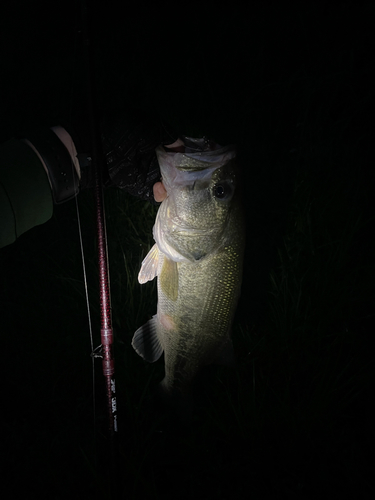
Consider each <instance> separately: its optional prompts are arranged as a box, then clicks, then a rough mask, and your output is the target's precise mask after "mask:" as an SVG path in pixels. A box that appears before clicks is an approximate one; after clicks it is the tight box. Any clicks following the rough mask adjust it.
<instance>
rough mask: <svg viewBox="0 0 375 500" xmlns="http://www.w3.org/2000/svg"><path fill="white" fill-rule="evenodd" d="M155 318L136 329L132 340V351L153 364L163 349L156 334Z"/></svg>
mask: <svg viewBox="0 0 375 500" xmlns="http://www.w3.org/2000/svg"><path fill="white" fill-rule="evenodd" d="M156 318H157V316H156V315H155V316H153V317H152V318H151V319H150V320H149V321H147V323H146V324H144V325H143V326H141V327H140V328H138V330H137V331H136V332H135V334H134V336H133V340H132V346H133V349H134V350H135V351H136V353H137V354H139V356H141V357H142V358H143V359H144V360H145V361H148V362H149V363H154V361H157V360H158V359H159V358H160V356H161V355H162V354H163V348H162V346H161V344H160V342H159V339H158V337H157V333H156Z"/></svg>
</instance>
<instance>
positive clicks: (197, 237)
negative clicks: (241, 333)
mask: <svg viewBox="0 0 375 500" xmlns="http://www.w3.org/2000/svg"><path fill="white" fill-rule="evenodd" d="M157 154H158V158H159V163H160V167H161V172H162V176H163V182H164V185H165V187H166V189H167V193H168V196H167V199H166V200H164V202H163V203H162V204H161V206H160V208H159V211H158V214H157V218H156V221H155V226H154V239H155V241H156V243H155V245H154V246H153V248H152V249H151V250H150V252H149V253H148V255H147V256H146V258H145V259H144V261H143V263H142V267H141V271H140V273H139V281H140V283H145V282H146V281H149V280H151V279H153V278H154V277H155V276H157V277H158V306H157V314H156V315H155V316H154V317H153V318H152V319H151V320H150V321H148V322H147V323H146V325H144V326H143V327H141V328H139V329H138V330H137V331H136V333H135V334H134V337H133V342H132V345H133V347H134V349H135V350H136V352H137V353H138V354H139V355H140V356H142V357H143V358H144V359H146V360H147V361H150V362H153V361H156V360H157V359H158V358H159V357H160V356H161V354H162V352H163V351H164V358H165V377H164V379H163V381H162V382H161V388H162V390H163V391H164V393H165V394H167V395H171V396H173V395H176V394H186V393H188V392H189V389H190V384H191V382H192V380H193V379H194V377H195V376H196V374H197V372H198V371H199V369H200V368H201V367H202V366H204V365H207V364H209V363H212V362H221V363H227V364H230V363H231V362H232V361H233V348H232V342H231V339H230V329H231V324H232V320H233V316H234V314H235V310H236V305H237V302H238V298H239V295H240V288H241V279H242V262H243V253H244V246H245V225H244V218H243V213H242V208H241V200H240V196H239V192H238V172H237V167H236V165H235V162H234V151H233V150H231V149H227V150H226V149H225V148H224V149H223V150H218V151H215V152H214V153H213V154H212V155H211V156H210V154H208V159H209V161H207V162H206V161H205V159H206V154H205V153H202V155H199V154H198V155H191V156H190V155H186V154H180V153H166V152H165V151H164V150H163V149H162V148H158V150H157ZM215 154H216V157H217V158H219V160H218V161H217V162H215V161H213V160H214V159H215V158H216V157H215ZM171 155H173V156H171ZM176 155H179V156H176ZM202 158H203V159H202Z"/></svg>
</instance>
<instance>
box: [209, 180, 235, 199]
mask: <svg viewBox="0 0 375 500" xmlns="http://www.w3.org/2000/svg"><path fill="white" fill-rule="evenodd" d="M232 192H233V187H232V185H231V184H230V183H229V182H221V183H220V184H216V185H215V186H214V188H213V194H214V196H215V198H217V199H219V200H227V199H228V198H229V197H230V196H231V194H232Z"/></svg>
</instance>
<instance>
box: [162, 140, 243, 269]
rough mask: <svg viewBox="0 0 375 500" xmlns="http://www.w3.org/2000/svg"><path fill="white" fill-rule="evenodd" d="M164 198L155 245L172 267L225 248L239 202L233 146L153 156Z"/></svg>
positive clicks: (163, 151) (163, 153)
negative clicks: (165, 191)
mask: <svg viewBox="0 0 375 500" xmlns="http://www.w3.org/2000/svg"><path fill="white" fill-rule="evenodd" d="M156 153H157V156H158V160H159V164H160V170H161V174H162V178H163V183H164V186H165V188H166V190H167V198H166V199H165V200H164V201H163V203H162V204H161V206H160V207H159V211H158V215H157V218H156V222H155V226H154V239H155V241H156V243H157V245H158V247H159V249H160V250H161V251H162V252H163V253H164V254H165V255H167V256H168V257H169V258H170V259H172V260H174V261H177V262H178V261H192V262H194V261H197V260H200V259H202V258H204V257H205V256H206V255H208V254H211V253H212V252H214V251H215V250H216V249H217V248H219V247H220V246H221V245H223V244H224V243H225V235H226V232H227V226H228V223H229V220H230V214H231V212H232V210H233V207H234V205H235V204H236V200H237V198H238V197H237V195H236V192H237V189H236V188H237V183H238V175H237V169H236V165H235V160H234V158H235V150H234V147H233V146H228V147H225V148H221V147H219V148H218V149H213V150H209V151H199V152H188V153H186V152H185V153H171V152H166V151H165V150H164V148H162V147H159V148H158V149H157V150H156Z"/></svg>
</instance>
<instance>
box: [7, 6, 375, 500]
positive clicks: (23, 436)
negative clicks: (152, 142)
mask: <svg viewBox="0 0 375 500" xmlns="http://www.w3.org/2000/svg"><path fill="white" fill-rule="evenodd" d="M95 3H97V2H95ZM101 5H102V6H100V7H99V6H95V7H92V8H91V9H92V25H93V27H94V33H95V40H94V42H95V43H94V49H95V62H96V69H97V74H96V86H97V91H98V92H97V94H98V96H97V97H98V103H97V104H98V109H99V115H100V116H102V117H105V116H109V115H113V114H114V113H115V114H116V113H117V114H118V113H120V114H121V113H125V114H126V113H127V112H129V111H130V110H131V112H132V113H138V111H139V113H143V112H144V111H147V112H151V113H154V114H156V115H159V116H160V117H161V118H162V119H163V120H165V122H167V123H169V125H170V126H171V127H172V128H174V129H175V130H176V131H177V133H178V134H184V135H188V136H192V137H198V136H203V135H205V136H208V137H211V138H213V139H215V140H216V141H217V142H218V143H221V144H229V143H236V144H237V148H238V159H239V164H240V166H241V168H242V175H243V194H244V202H245V203H244V204H245V212H246V222H247V247H246V256H245V270H244V278H243V288H242V296H241V299H240V304H239V307H238V311H237V315H236V319H235V322H234V326H233V336H234V348H235V352H236V355H237V366H236V368H235V369H234V370H233V369H231V370H229V369H228V368H223V367H208V368H207V369H205V370H203V372H202V374H201V375H200V376H199V377H198V380H197V383H196V387H195V393H196V395H195V397H196V400H195V407H194V408H195V409H194V417H193V421H192V423H191V425H190V426H189V427H187V428H185V427H180V426H179V425H178V424H176V423H175V422H173V421H171V416H170V415H166V414H164V413H162V412H161V413H159V412H157V411H155V410H154V407H153V406H152V401H153V399H152V394H153V390H154V388H155V386H156V385H157V382H159V381H160V379H161V378H162V373H163V364H162V362H158V363H156V364H155V366H154V365H151V366H150V365H146V364H145V363H143V361H142V360H141V359H140V358H138V356H137V355H136V354H135V353H134V351H133V350H132V348H131V345H130V343H131V338H132V335H133V333H134V331H135V330H136V329H137V328H138V327H139V326H141V325H142V324H143V323H144V322H145V321H147V319H148V318H150V317H151V315H152V314H154V313H155V303H156V302H155V301H156V290H155V287H154V286H153V285H151V284H149V285H144V287H142V289H141V287H140V286H139V285H138V283H137V281H136V277H137V274H138V271H139V266H140V263H141V261H142V259H143V258H144V256H145V254H146V253H147V251H148V249H149V248H150V245H151V244H152V235H151V228H152V223H153V222H152V221H153V220H154V217H155V214H156V207H154V206H153V205H151V204H150V203H149V202H146V201H142V200H139V199H136V198H133V197H131V196H130V195H128V194H126V193H123V192H121V191H120V190H116V189H115V188H109V189H108V190H107V192H106V193H105V198H106V212H107V224H108V227H107V229H108V244H109V259H110V265H109V267H110V273H111V289H112V308H113V325H114V332H115V337H116V341H115V356H116V377H117V397H118V405H119V437H118V468H119V474H118V477H119V480H118V488H117V491H118V498H160V499H162V498H163V499H164V498H165V499H167V498H181V499H182V498H183V499H185V498H186V499H189V498H199V497H200V498H204V499H207V500H208V499H241V498H254V499H262V498H269V497H272V498H291V499H292V498H296V499H297V498H298V499H300V498H319V497H322V496H323V495H324V496H333V495H334V496H337V497H340V498H342V499H344V498H348V499H349V498H361V499H370V498H373V497H374V494H375V484H374V467H375V457H374V427H373V422H374V412H373V404H372V400H373V388H374V381H375V380H374V378H375V377H374V369H373V352H374V347H375V346H374V332H375V328H374V326H375V325H374V318H375V316H374V300H375V289H374V278H375V276H374V258H373V255H374V251H375V239H374V231H375V226H374V215H375V211H374V208H375V207H374V200H375V196H374V187H375V176H374V164H375V163H374V154H373V134H372V133H371V130H372V129H373V125H372V122H373V117H374V99H373V98H374V79H373V74H375V67H374V66H375V64H374V40H373V36H374V28H373V27H374V17H375V3H374V2H341V3H339V4H336V5H335V8H333V7H326V6H322V5H321V4H320V3H317V2H300V3H298V4H297V3H296V5H295V6H294V7H291V6H288V7H285V6H283V3H282V2H263V3H261V5H257V6H252V7H251V8H250V7H241V8H240V7H238V8H235V7H233V8H231V9H229V10H228V6H227V5H226V7H224V6H223V7H219V6H218V5H217V3H214V2H206V3H205V4H204V5H200V6H199V7H198V8H196V9H195V8H193V7H192V6H191V5H190V4H186V6H184V7H181V6H180V5H179V6H178V7H176V11H173V12H172V11H170V10H168V11H167V10H161V6H160V4H156V3H153V4H152V6H151V7H150V6H149V4H147V6H146V3H143V2H142V3H138V4H137V7H134V6H132V7H131V9H130V7H129V11H126V9H127V4H126V2H116V1H112V0H109V1H108V2H102V3H101ZM124 8H125V11H124ZM0 26H1V30H0V31H1V37H2V45H1V46H2V70H1V80H0V89H1V108H0V113H1V121H0V141H1V142H5V141H7V140H8V139H10V138H11V137H13V136H15V135H18V134H21V133H22V132H23V131H25V130H28V129H30V128H33V127H37V126H52V125H55V124H56V123H62V122H71V121H74V120H78V119H79V120H80V121H81V122H82V120H85V116H86V111H85V109H86V108H85V106H86V95H87V87H86V80H85V68H84V64H83V60H82V51H81V35H80V31H81V21H80V3H79V2H78V1H77V2H74V1H72V0H68V1H67V2H63V3H53V2H49V3H48V4H47V3H45V2H39V1H36V2H26V1H22V2H18V3H14V5H13V6H12V7H7V8H6V10H4V9H3V13H2V16H1V19H0ZM0 180H1V179H0ZM78 198H79V204H80V217H81V224H82V232H83V240H84V245H85V259H86V262H87V273H88V287H89V292H90V300H91V308H92V315H93V330H94V336H95V339H94V343H95V345H97V344H98V343H99V341H98V339H99V333H98V332H99V308H98V297H97V282H96V280H97V264H96V246H95V245H96V243H95V215H94V201H93V193H92V192H91V190H85V191H83V192H82V193H81V194H80V195H79V197H78ZM0 265H1V276H0V283H1V289H0V294H1V295H0V311H1V315H0V318H1V320H0V321H1V326H0V329H1V332H2V333H1V338H2V353H3V356H2V362H1V364H2V368H3V375H2V386H3V389H2V411H1V421H2V423H1V443H2V444H1V451H2V454H3V455H4V459H3V463H4V464H5V465H3V466H2V470H1V471H2V474H3V475H4V477H3V479H2V484H3V485H4V481H5V485H4V486H3V489H4V491H6V490H8V491H13V493H12V494H9V495H8V497H9V498H13V497H16V495H17V494H19V493H20V492H22V493H23V494H24V495H25V494H26V495H27V497H31V496H33V495H35V496H36V495H38V497H40V498H49V499H56V500H57V499H59V500H60V499H65V498H69V499H74V498H77V499H78V498H115V493H114V488H113V487H111V486H109V481H108V477H109V475H108V470H107V468H106V462H107V455H106V450H107V439H108V438H107V435H106V409H105V406H104V404H105V401H104V396H103V393H104V387H103V380H102V378H103V377H102V375H101V367H100V363H98V365H97V366H95V379H96V424H95V425H94V423H93V401H92V399H93V398H92V365H91V358H90V352H91V348H90V340H89V331H88V321H87V312H86V304H85V300H86V299H85V291H84V286H83V276H82V263H81V254H80V247H79V238H78V228H77V215H76V207H75V203H74V201H70V202H67V203H65V204H63V205H59V206H57V207H55V211H54V214H53V217H52V218H51V220H49V221H48V222H47V223H45V224H43V225H42V226H37V227H35V228H33V229H31V230H30V231H29V232H27V233H25V234H24V235H22V236H21V237H20V238H19V239H18V240H17V241H16V242H15V243H14V244H12V245H10V246H8V247H5V248H3V249H1V251H0ZM110 490H111V491H112V493H111V492H110Z"/></svg>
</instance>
